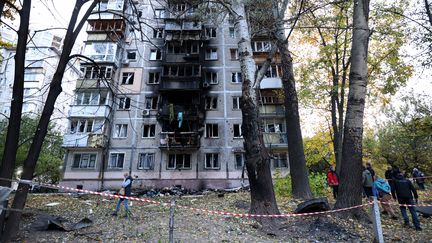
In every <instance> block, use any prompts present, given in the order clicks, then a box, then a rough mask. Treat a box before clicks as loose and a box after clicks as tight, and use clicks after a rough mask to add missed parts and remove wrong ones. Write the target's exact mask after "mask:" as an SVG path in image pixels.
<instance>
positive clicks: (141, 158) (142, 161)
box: [137, 153, 156, 170]
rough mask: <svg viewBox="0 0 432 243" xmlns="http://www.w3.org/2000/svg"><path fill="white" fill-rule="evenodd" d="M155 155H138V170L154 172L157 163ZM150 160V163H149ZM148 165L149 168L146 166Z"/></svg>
mask: <svg viewBox="0 0 432 243" xmlns="http://www.w3.org/2000/svg"><path fill="white" fill-rule="evenodd" d="M155 156H156V154H155V153H139V154H138V162H137V170H153V169H154V161H155ZM149 158H151V159H150V162H149ZM146 164H147V166H145V165H146Z"/></svg>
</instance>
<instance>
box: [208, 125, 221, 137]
mask: <svg viewBox="0 0 432 243" xmlns="http://www.w3.org/2000/svg"><path fill="white" fill-rule="evenodd" d="M215 133H216V134H215ZM205 138H219V124H218V123H206V124H205Z"/></svg>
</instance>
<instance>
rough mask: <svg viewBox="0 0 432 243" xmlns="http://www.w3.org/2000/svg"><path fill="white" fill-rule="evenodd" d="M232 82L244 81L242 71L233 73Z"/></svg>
mask: <svg viewBox="0 0 432 243" xmlns="http://www.w3.org/2000/svg"><path fill="white" fill-rule="evenodd" d="M231 82H232V83H241V82H242V73H241V72H233V73H231Z"/></svg>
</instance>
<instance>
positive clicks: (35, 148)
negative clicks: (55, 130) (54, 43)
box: [1, 0, 99, 242]
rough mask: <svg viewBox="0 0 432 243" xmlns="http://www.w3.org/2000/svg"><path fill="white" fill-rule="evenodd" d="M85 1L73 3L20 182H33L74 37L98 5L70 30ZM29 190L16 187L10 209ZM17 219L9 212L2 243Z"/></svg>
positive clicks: (18, 206) (18, 214)
mask: <svg viewBox="0 0 432 243" xmlns="http://www.w3.org/2000/svg"><path fill="white" fill-rule="evenodd" d="M85 2H86V1H85V0H77V1H76V3H75V7H74V10H73V12H72V16H71V19H70V22H69V26H68V29H67V32H66V36H65V39H64V48H63V52H62V54H61V55H60V60H59V62H58V66H57V69H56V72H55V73H54V76H53V80H52V81H51V84H50V89H49V92H48V96H47V99H46V101H45V105H44V108H43V111H42V115H41V118H40V120H39V124H38V126H37V129H36V131H35V135H34V137H33V141H32V144H31V146H30V149H29V152H28V154H27V158H26V160H25V161H24V166H23V174H22V179H24V180H32V179H33V173H34V170H35V168H36V163H37V160H38V158H39V155H40V152H41V148H42V144H43V141H44V139H45V136H46V134H47V131H48V125H49V122H50V118H51V115H52V113H53V110H54V106H55V102H56V100H57V97H58V95H59V94H60V93H61V91H62V87H61V82H62V79H63V74H64V72H65V70H66V67H67V65H68V62H69V58H70V53H71V51H72V47H73V45H74V43H75V40H76V38H77V36H78V33H79V32H80V30H81V28H82V26H83V25H84V23H85V20H86V19H87V18H88V16H89V15H90V13H91V10H92V9H93V8H94V7H95V6H96V4H97V3H98V2H99V1H98V0H96V1H93V3H92V5H91V6H90V8H89V9H88V10H87V12H86V13H85V14H84V16H83V18H82V19H81V21H80V22H79V23H78V25H77V27H76V28H75V30H74V27H75V25H76V23H77V18H78V14H79V12H80V9H81V7H82V5H83V4H84V3H85ZM28 190H29V185H27V184H19V187H18V190H17V191H16V194H15V197H14V201H13V204H12V208H14V209H18V210H20V209H23V208H24V206H25V202H26V199H27V194H28ZM20 219H21V212H11V213H10V215H9V219H8V220H7V222H6V226H5V232H4V234H3V236H2V238H1V241H2V242H8V241H10V240H11V239H12V238H13V237H15V235H16V234H17V233H18V230H19V223H20Z"/></svg>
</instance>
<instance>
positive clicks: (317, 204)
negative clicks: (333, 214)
mask: <svg viewBox="0 0 432 243" xmlns="http://www.w3.org/2000/svg"><path fill="white" fill-rule="evenodd" d="M328 210H330V206H329V203H328V201H327V198H325V197H321V198H314V199H310V200H307V201H305V202H302V203H300V204H299V205H298V206H297V208H296V210H295V211H294V213H313V212H322V211H328Z"/></svg>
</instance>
